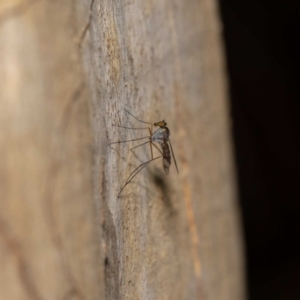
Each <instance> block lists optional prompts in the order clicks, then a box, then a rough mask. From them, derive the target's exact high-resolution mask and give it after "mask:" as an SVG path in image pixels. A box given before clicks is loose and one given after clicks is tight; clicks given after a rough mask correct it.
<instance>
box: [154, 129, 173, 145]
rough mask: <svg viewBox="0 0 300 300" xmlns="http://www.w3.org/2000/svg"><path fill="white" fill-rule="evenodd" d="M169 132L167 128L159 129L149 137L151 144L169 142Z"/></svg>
mask: <svg viewBox="0 0 300 300" xmlns="http://www.w3.org/2000/svg"><path fill="white" fill-rule="evenodd" d="M169 136H170V131H169V129H168V127H159V128H158V129H156V130H155V131H154V132H153V134H152V135H151V137H150V139H151V141H152V142H157V143H163V142H166V141H168V140H169Z"/></svg>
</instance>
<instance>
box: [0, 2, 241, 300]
mask: <svg viewBox="0 0 300 300" xmlns="http://www.w3.org/2000/svg"><path fill="white" fill-rule="evenodd" d="M0 67H1V71H0V80H1V84H2V87H1V89H0V126H1V127H0V132H1V134H0V197H1V198H0V265H1V267H2V271H1V272H0V297H1V299H130V300H133V299H222V300H227V299H229V300H235V299H244V269H243V253H242V240H241V233H240V222H239V211H238V206H237V201H236V200H237V199H236V191H235V188H236V187H235V177H234V168H233V159H232V149H231V138H230V133H229V132H230V130H229V129H230V128H229V127H230V120H229V112H228V108H227V102H226V80H225V79H226V78H225V73H224V63H223V60H222V45H221V40H220V25H219V21H218V14H217V8H216V3H215V1H213V0H202V1H198V0H191V1H188V2H187V1H183V0H173V1H171V0H159V1H155V0H133V1H111V0H99V1H98V0H92V1H89V2H88V1H76V0H75V1H63V2H55V1H21V0H19V1H17V0H15V1H11V2H10V3H9V4H3V5H1V6H0ZM124 108H126V109H127V110H129V111H130V112H131V113H132V114H134V115H135V116H137V117H138V118H140V119H142V120H146V121H148V122H157V121H160V120H162V119H165V120H166V121H167V123H168V127H169V129H170V131H171V140H172V145H173V149H174V152H175V155H176V159H177V163H178V167H179V175H178V174H177V173H176V170H175V167H174V162H173V161H172V165H171V168H170V174H169V175H168V176H166V175H165V174H164V173H163V171H162V170H163V169H162V163H161V159H158V160H156V161H154V162H152V163H151V164H149V165H148V166H147V168H145V169H144V170H143V171H141V172H140V173H139V174H138V175H137V176H136V177H135V178H134V180H133V181H132V182H131V183H130V184H129V185H128V186H126V188H125V189H124V191H123V192H122V194H121V196H120V197H119V198H118V197H117V196H118V192H119V190H120V188H121V187H122V185H123V184H124V183H125V182H126V179H127V177H128V175H129V174H130V173H131V171H132V170H134V168H135V167H136V166H138V165H139V164H140V163H141V162H143V161H145V160H148V159H150V157H151V153H150V148H149V146H148V145H145V146H142V147H139V148H136V149H135V151H134V152H132V151H130V148H132V147H134V146H136V145H138V144H139V142H138V141H137V142H132V143H123V144H114V145H112V146H111V147H109V146H108V143H109V142H111V141H118V140H128V139H134V138H137V137H140V136H147V135H148V134H149V131H148V130H127V129H122V128H118V127H115V126H113V124H117V125H123V126H127V127H145V124H143V123H139V122H138V121H137V120H135V119H134V118H132V117H131V116H130V115H128V114H126V113H125V111H124ZM155 155H157V153H156V154H155Z"/></svg>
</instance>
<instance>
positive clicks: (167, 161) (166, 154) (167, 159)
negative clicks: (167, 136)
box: [161, 143, 171, 175]
mask: <svg viewBox="0 0 300 300" xmlns="http://www.w3.org/2000/svg"><path fill="white" fill-rule="evenodd" d="M161 149H162V152H163V167H164V171H165V173H166V175H168V174H169V168H170V165H171V153H170V149H169V145H168V144H167V143H161Z"/></svg>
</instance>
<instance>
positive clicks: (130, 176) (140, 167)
mask: <svg viewBox="0 0 300 300" xmlns="http://www.w3.org/2000/svg"><path fill="white" fill-rule="evenodd" d="M160 157H161V156H158V157H155V158H153V159H150V160H148V161H146V162H144V163H142V164H140V165H139V166H138V167H137V168H135V169H134V170H133V171H132V172H131V173H130V175H129V176H128V178H127V180H126V182H125V184H124V185H123V187H122V188H121V190H120V192H119V194H118V197H117V198H119V197H120V195H121V193H122V191H123V190H124V188H125V187H126V186H127V184H129V183H130V182H131V181H132V180H133V178H134V177H135V176H136V175H137V174H138V173H140V172H141V171H142V170H143V169H144V168H145V167H146V166H147V165H148V164H149V163H150V162H152V161H154V160H156V159H158V158H160Z"/></svg>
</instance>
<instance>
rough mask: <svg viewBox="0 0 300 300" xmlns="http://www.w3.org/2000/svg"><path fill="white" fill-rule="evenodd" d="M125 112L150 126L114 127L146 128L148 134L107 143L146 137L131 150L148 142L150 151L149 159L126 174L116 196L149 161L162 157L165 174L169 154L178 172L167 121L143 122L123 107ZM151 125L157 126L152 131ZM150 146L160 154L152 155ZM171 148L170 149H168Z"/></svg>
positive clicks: (169, 163)
mask: <svg viewBox="0 0 300 300" xmlns="http://www.w3.org/2000/svg"><path fill="white" fill-rule="evenodd" d="M125 112H126V113H128V114H129V115H130V116H132V117H133V118H134V119H136V120H137V121H139V122H141V123H144V124H148V125H151V127H143V128H135V127H125V126H120V125H114V126H116V127H119V128H125V129H134V130H140V129H148V130H149V134H150V135H149V136H146V137H141V138H136V139H132V140H127V141H117V142H112V143H110V144H109V145H112V144H120V143H128V142H132V141H138V140H142V139H148V141H146V142H144V143H142V144H140V145H137V146H135V147H133V148H131V150H134V149H136V148H138V147H141V146H143V145H146V144H148V143H149V144H150V151H151V159H150V160H148V161H146V162H144V163H142V164H140V165H139V166H138V167H137V168H135V169H134V170H133V171H132V172H131V174H130V175H129V176H128V178H127V180H126V182H125V184H124V185H123V187H122V188H121V190H120V192H119V194H118V198H119V197H120V195H121V193H122V191H123V190H124V188H125V187H126V186H127V185H128V184H129V183H130V182H131V181H132V180H133V178H134V177H135V176H136V175H137V174H138V173H139V172H140V171H142V170H143V169H144V168H145V167H146V166H147V165H148V164H149V163H150V162H152V161H154V160H156V159H158V158H161V157H162V164H163V169H164V172H165V174H166V175H168V174H169V169H170V165H171V156H172V157H173V160H174V163H175V167H176V170H177V173H179V172H178V167H177V162H176V159H175V156H174V152H173V148H172V144H171V140H170V130H169V128H168V127H167V123H166V122H165V120H162V121H160V122H156V123H153V124H152V123H150V122H145V121H142V120H140V119H138V118H137V117H135V116H134V115H133V114H132V113H130V112H129V111H128V110H126V109H125ZM153 126H155V127H158V128H157V129H156V130H155V131H154V132H152V129H153ZM155 143H157V144H158V145H159V146H160V148H161V149H160V148H159V147H158V145H156V144H155ZM169 145H170V147H169ZM152 146H154V147H155V148H156V149H157V150H158V151H159V152H160V154H161V155H160V156H157V157H153V150H152ZM170 149H171V151H170Z"/></svg>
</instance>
